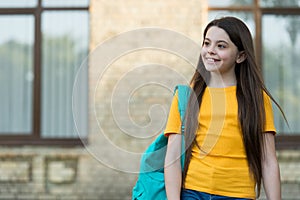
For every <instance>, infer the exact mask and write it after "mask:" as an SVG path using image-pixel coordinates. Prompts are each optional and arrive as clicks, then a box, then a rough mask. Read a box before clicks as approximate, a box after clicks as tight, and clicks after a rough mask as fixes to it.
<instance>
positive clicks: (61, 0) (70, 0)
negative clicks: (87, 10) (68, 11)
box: [42, 0, 89, 7]
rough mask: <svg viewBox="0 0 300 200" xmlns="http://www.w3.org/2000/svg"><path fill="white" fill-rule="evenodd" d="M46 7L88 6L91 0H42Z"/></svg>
mask: <svg viewBox="0 0 300 200" xmlns="http://www.w3.org/2000/svg"><path fill="white" fill-rule="evenodd" d="M42 5H43V6H44V7H87V6H88V5H89V0H42Z"/></svg>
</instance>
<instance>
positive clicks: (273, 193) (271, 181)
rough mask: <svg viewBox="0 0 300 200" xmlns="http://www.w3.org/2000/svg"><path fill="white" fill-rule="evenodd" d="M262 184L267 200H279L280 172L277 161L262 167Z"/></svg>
mask: <svg viewBox="0 0 300 200" xmlns="http://www.w3.org/2000/svg"><path fill="white" fill-rule="evenodd" d="M263 184H264V189H265V194H266V197H267V200H281V184H280V171H279V166H278V163H277V161H273V162H272V163H269V164H268V166H265V167H263Z"/></svg>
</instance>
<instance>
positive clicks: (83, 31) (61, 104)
mask: <svg viewBox="0 0 300 200" xmlns="http://www.w3.org/2000/svg"><path fill="white" fill-rule="evenodd" d="M88 18H89V17H88V12H87V11H47V12H44V13H43V15H42V34H43V40H42V45H43V51H42V62H43V63H42V133H41V135H42V137H43V138H53V137H55V138H74V137H78V135H77V132H76V131H75V130H76V129H75V125H74V121H73V114H72V89H73V83H74V79H75V76H76V72H77V70H78V69H79V67H80V64H81V63H82V61H83V60H84V59H85V58H86V56H87V54H88V23H89V21H88ZM74 22H76V23H74ZM82 84H83V87H82V93H81V96H80V97H78V98H79V100H78V102H79V103H81V104H82V106H83V107H84V108H85V109H83V113H82V115H81V116H82V120H80V122H81V123H85V124H87V121H86V120H87V100H86V99H87V92H88V91H87V74H86V81H85V82H83V83H82ZM76 98H77V97H76ZM81 127H82V125H81Z"/></svg>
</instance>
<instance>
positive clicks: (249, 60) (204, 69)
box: [165, 17, 281, 200]
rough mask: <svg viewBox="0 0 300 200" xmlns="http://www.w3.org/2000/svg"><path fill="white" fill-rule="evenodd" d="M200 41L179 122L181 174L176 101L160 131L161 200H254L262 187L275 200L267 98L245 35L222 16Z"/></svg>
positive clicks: (276, 172) (277, 180)
mask: <svg viewBox="0 0 300 200" xmlns="http://www.w3.org/2000/svg"><path fill="white" fill-rule="evenodd" d="M203 36H204V38H203V44H202V49H201V55H200V59H199V63H198V66H197V69H196V71H195V74H194V76H193V78H192V80H191V88H192V91H193V92H192V93H193V94H192V95H191V96H190V99H189V104H188V108H187V115H186V117H185V131H184V134H185V137H184V138H185V144H186V149H185V150H186V154H185V155H186V156H185V166H184V170H183V172H182V170H181V165H180V159H178V158H179V157H180V154H181V149H180V147H181V136H180V126H181V124H180V115H179V112H178V109H177V108H178V106H177V104H178V100H177V98H176V95H175V98H174V99H173V102H172V105H171V109H170V113H169V118H168V122H167V126H166V129H165V135H166V136H168V137H169V138H168V140H169V142H168V147H167V153H166V158H165V183H166V193H167V197H168V199H169V200H179V199H184V200H187V199H189V200H191V199H201V200H202V199H215V200H216V199H255V198H256V196H259V194H260V188H261V181H263V185H264V189H265V193H266V196H267V199H268V200H277V199H281V187H280V175H279V167H278V162H277V159H276V152H275V145H274V135H275V131H276V130H275V127H274V122H273V112H272V106H271V102H270V99H272V100H273V98H272V97H271V95H270V93H269V92H268V91H267V89H266V87H265V85H264V83H263V80H262V77H261V72H260V70H259V67H258V66H257V64H256V62H255V57H254V48H253V41H252V37H251V34H250V31H249V30H248V28H247V26H246V25H245V24H244V23H243V22H242V21H241V20H239V19H237V18H234V17H225V18H221V19H216V20H213V21H212V22H210V23H209V24H208V25H207V27H206V28H205V30H204V34H203ZM273 101H274V100H273ZM275 103H276V102H275ZM276 105H277V103H276ZM255 187H256V190H257V194H256V193H255Z"/></svg>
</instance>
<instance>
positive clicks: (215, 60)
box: [206, 58, 220, 62]
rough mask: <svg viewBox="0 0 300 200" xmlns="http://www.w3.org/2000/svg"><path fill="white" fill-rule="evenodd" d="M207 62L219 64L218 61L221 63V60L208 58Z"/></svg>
mask: <svg viewBox="0 0 300 200" xmlns="http://www.w3.org/2000/svg"><path fill="white" fill-rule="evenodd" d="M206 60H207V61H208V62H217V61H220V60H219V59H214V58H206Z"/></svg>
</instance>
